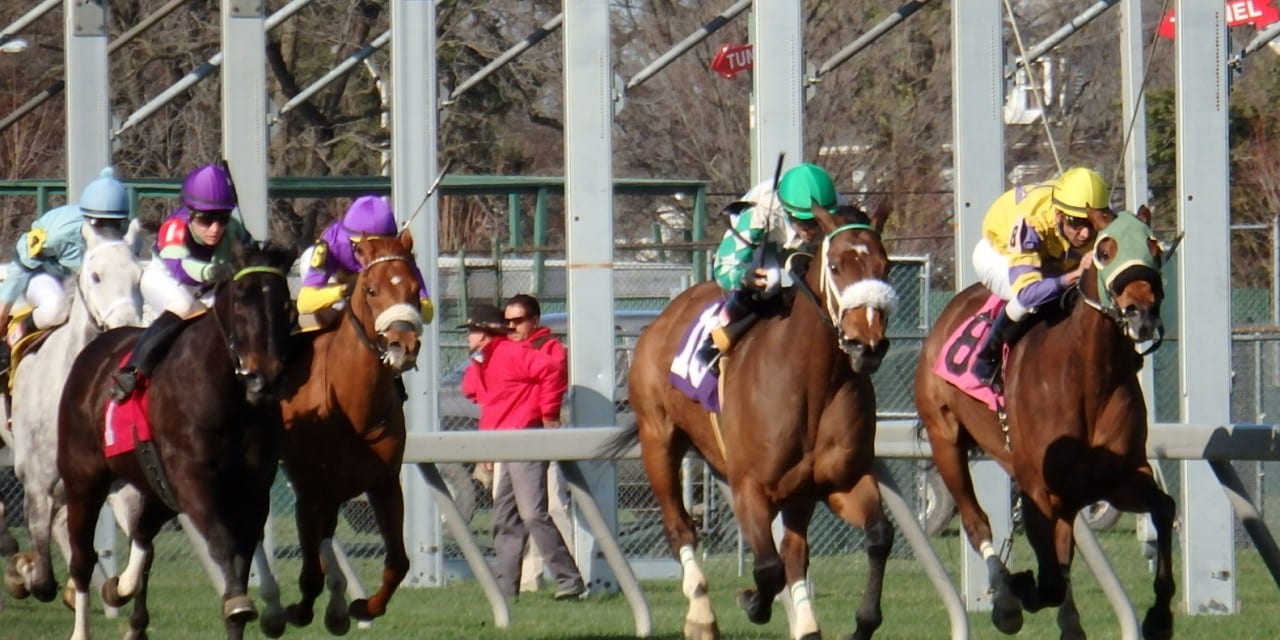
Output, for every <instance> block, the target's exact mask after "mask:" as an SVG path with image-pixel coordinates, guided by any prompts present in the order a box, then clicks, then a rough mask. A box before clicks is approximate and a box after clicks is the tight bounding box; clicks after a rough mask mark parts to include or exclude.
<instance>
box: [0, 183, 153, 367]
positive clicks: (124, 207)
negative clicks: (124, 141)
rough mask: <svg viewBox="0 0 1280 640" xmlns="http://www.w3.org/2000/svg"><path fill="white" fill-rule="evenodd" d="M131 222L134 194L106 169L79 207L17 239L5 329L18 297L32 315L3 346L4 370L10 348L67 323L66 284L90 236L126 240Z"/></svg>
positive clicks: (2, 299) (1, 299)
mask: <svg viewBox="0 0 1280 640" xmlns="http://www.w3.org/2000/svg"><path fill="white" fill-rule="evenodd" d="M128 224H129V193H128V191H126V190H125V187H124V185H123V184H120V181H119V180H116V178H115V171H114V170H113V169H112V168H111V167H107V168H105V169H103V170H102V173H101V174H99V176H98V177H97V178H96V179H94V181H93V182H90V183H89V184H88V185H87V186H86V187H85V188H84V191H83V192H81V194H80V202H79V203H77V204H67V205H63V206H61V207H58V208H56V209H51V210H49V211H48V212H46V213H45V214H43V215H41V216H40V217H39V218H37V219H36V220H35V222H33V223H32V224H31V230H30V231H27V232H26V233H24V234H22V235H21V236H20V237H19V238H18V244H17V246H16V247H15V249H14V261H13V262H12V263H10V264H9V267H8V271H7V272H6V274H5V278H4V282H3V283H0V328H3V329H4V330H5V331H9V327H8V325H9V318H10V315H9V314H10V312H11V311H12V310H13V307H14V304H15V303H17V301H18V299H19V298H25V299H26V301H27V302H28V303H29V304H30V306H31V307H32V311H31V313H30V315H27V316H26V317H24V318H23V320H22V323H21V324H19V326H17V327H14V328H13V331H11V332H9V333H8V336H7V340H6V341H5V345H4V346H3V347H0V369H2V368H5V367H8V364H9V349H10V348H11V347H12V346H13V345H14V344H15V343H17V341H18V340H19V339H21V338H22V336H24V335H27V334H29V333H31V332H33V331H35V330H36V329H44V328H46V327H52V326H57V325H60V324H62V323H64V322H66V321H67V316H68V315H70V312H71V309H70V307H69V306H68V305H67V304H65V302H66V299H67V293H66V291H65V290H64V289H63V287H62V283H63V281H64V280H66V279H67V278H68V277H70V276H71V275H73V274H74V273H76V272H77V271H79V269H80V265H81V264H82V263H83V261H84V250H85V238H86V236H85V234H88V233H95V234H99V235H102V236H104V237H111V238H121V237H122V236H123V235H124V233H125V229H126V227H127V226H128Z"/></svg>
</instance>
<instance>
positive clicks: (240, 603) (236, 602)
mask: <svg viewBox="0 0 1280 640" xmlns="http://www.w3.org/2000/svg"><path fill="white" fill-rule="evenodd" d="M222 617H223V618H225V619H226V620H229V621H231V622H234V623H236V624H246V623H248V622H252V621H253V620H256V619H257V618H258V610H257V609H256V608H254V606H253V600H252V599H250V598H249V596H232V597H230V598H227V600H226V602H223V603H222Z"/></svg>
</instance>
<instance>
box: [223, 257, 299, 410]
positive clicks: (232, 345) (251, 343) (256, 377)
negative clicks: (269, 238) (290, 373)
mask: <svg viewBox="0 0 1280 640" xmlns="http://www.w3.org/2000/svg"><path fill="white" fill-rule="evenodd" d="M295 257H296V252H294V251H293V250H292V249H285V248H280V247H271V246H268V247H258V246H254V247H252V248H249V249H246V250H245V251H243V252H240V253H238V254H237V256H236V261H235V264H236V269H235V272H234V274H232V273H231V272H228V273H227V275H224V276H223V277H221V278H220V279H219V281H218V282H217V284H216V285H215V286H216V287H217V295H216V299H215V302H214V307H213V310H212V312H211V313H212V315H213V317H214V319H215V320H216V322H217V325H218V329H219V330H220V331H221V332H222V335H223V338H224V339H225V340H226V343H227V349H228V350H229V351H230V354H231V359H232V364H233V365H234V367H235V374H236V378H237V379H238V380H239V381H240V382H241V384H243V385H244V388H245V399H246V400H248V402H249V404H251V405H255V406H260V405H263V404H266V403H270V402H275V401H276V399H275V398H274V395H275V391H276V387H277V383H278V382H279V381H280V378H281V374H282V373H284V368H285V356H286V349H287V347H288V344H289V331H290V329H291V328H292V326H293V320H294V313H295V308H294V305H293V301H292V299H291V298H290V295H289V282H288V280H286V278H285V273H287V271H288V269H289V265H290V264H292V263H293V260H294V258H295Z"/></svg>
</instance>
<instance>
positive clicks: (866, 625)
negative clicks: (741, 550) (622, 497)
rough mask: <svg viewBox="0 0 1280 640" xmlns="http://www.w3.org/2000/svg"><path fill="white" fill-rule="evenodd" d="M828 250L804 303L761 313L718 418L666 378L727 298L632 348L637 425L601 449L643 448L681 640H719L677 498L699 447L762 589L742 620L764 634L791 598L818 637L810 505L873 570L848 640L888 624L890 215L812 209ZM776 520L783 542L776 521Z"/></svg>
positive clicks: (697, 308)
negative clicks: (679, 576) (677, 578)
mask: <svg viewBox="0 0 1280 640" xmlns="http://www.w3.org/2000/svg"><path fill="white" fill-rule="evenodd" d="M813 212H814V218H815V220H816V221H817V222H818V224H819V225H820V228H821V230H822V233H823V237H824V239H823V241H822V248H821V250H820V251H819V252H818V255H817V256H816V257H814V258H813V259H812V261H811V263H812V265H811V266H810V267H809V268H808V269H807V270H806V272H805V274H804V276H803V279H802V280H801V281H800V282H798V283H797V286H796V287H795V288H797V289H798V288H801V287H802V286H803V287H804V288H805V289H806V290H807V294H806V295H801V294H800V293H796V294H795V299H794V300H791V301H790V304H780V305H777V307H778V308H777V309H776V310H775V311H773V312H771V313H768V314H765V315H764V316H763V317H762V318H761V320H760V321H759V322H758V323H757V324H756V326H755V327H753V328H752V329H751V331H749V332H748V333H747V334H746V335H745V336H743V337H742V339H741V340H740V341H739V343H738V344H736V345H735V346H734V348H733V352H732V356H731V357H725V358H722V365H721V370H722V371H723V374H724V376H726V377H725V378H723V380H722V381H721V382H722V393H721V407H722V411H721V413H720V414H719V415H718V416H715V415H712V414H711V413H710V412H709V411H708V410H707V409H705V408H704V407H703V406H702V405H700V404H699V403H697V402H695V401H693V400H691V399H689V398H688V397H686V396H685V395H684V394H683V393H682V392H680V391H679V390H677V389H676V388H675V387H674V386H673V385H672V383H671V382H670V380H669V376H668V374H669V372H670V370H671V367H672V362H673V359H674V358H675V357H676V354H677V351H678V350H680V348H681V343H682V338H683V337H684V336H685V334H686V329H688V328H689V327H690V326H691V325H692V324H693V322H694V321H695V319H696V318H698V317H699V315H700V314H702V313H703V312H704V311H705V310H706V309H707V308H708V306H709V305H711V304H712V303H713V302H715V301H717V300H719V299H720V298H721V296H723V295H724V294H723V293H722V292H721V290H720V288H719V286H718V285H717V284H716V283H714V282H704V283H701V284H697V285H695V286H693V287H691V288H690V289H687V290H686V291H684V292H683V293H681V294H680V295H679V296H677V297H676V298H675V299H674V300H672V301H671V303H670V304H669V305H668V306H667V308H666V309H665V310H664V311H663V312H662V315H660V316H659V317H658V318H657V320H655V321H654V322H653V324H651V325H649V327H648V328H646V329H645V331H644V332H643V333H642V334H641V335H640V338H639V340H638V341H637V342H636V349H635V354H634V359H633V361H632V365H631V372H630V396H629V397H630V401H631V406H632V408H633V409H634V411H635V416H636V422H635V424H634V425H631V426H630V427H628V428H626V429H624V430H623V431H622V432H621V433H620V434H619V435H618V436H616V437H615V438H614V439H612V440H611V442H610V443H608V444H607V445H606V447H605V450H604V451H605V452H606V453H610V454H614V455H616V454H617V453H619V452H621V451H624V450H625V449H627V448H629V447H630V446H632V445H634V444H635V443H636V442H639V444H640V450H641V457H642V459H643V462H644V468H645V471H646V474H647V475H648V479H649V485H650V487H651V488H652V490H653V493H654V497H655V498H656V499H657V501H658V505H659V507H660V509H661V511H662V522H663V530H664V533H665V534H666V536H667V542H668V545H669V547H670V550H671V553H672V555H674V556H675V557H676V558H677V559H678V561H679V562H680V565H681V570H682V573H683V582H682V589H683V592H684V594H685V597H686V598H688V600H689V609H688V611H687V613H686V615H685V626H684V634H685V637H686V638H693V639H714V638H719V637H720V631H719V627H718V624H717V622H716V617H715V613H714V611H713V610H712V607H711V600H710V598H709V596H708V591H707V582H706V578H705V576H704V575H703V573H702V569H701V568H700V567H699V566H698V563H697V560H696V557H695V549H696V547H697V534H696V532H695V530H694V523H693V520H692V518H690V516H689V512H688V510H687V509H686V507H685V505H684V502H683V499H682V498H681V489H680V466H681V461H682V460H683V459H684V456H685V453H686V452H687V451H688V450H689V448H690V447H693V448H695V449H696V450H697V451H698V452H699V453H700V454H701V455H702V457H703V458H704V459H706V461H707V462H708V463H710V464H711V465H712V467H714V468H715V470H716V471H717V472H718V473H720V474H721V475H723V476H724V477H725V478H726V479H727V480H728V482H729V485H730V487H731V488H732V490H733V511H734V514H735V515H736V516H737V519H738V523H739V526H740V527H741V529H742V535H743V537H744V539H745V540H746V542H747V544H748V545H749V546H750V548H751V551H752V555H753V557H754V559H755V567H754V570H753V572H752V574H753V578H754V581H755V588H754V589H749V590H745V591H743V592H742V593H740V594H739V597H738V603H739V604H740V605H741V606H742V607H743V608H744V609H745V610H746V613H747V617H748V618H749V619H750V620H751V621H752V622H754V623H756V624H764V623H766V622H768V621H769V619H770V617H771V615H772V606H773V600H774V597H775V596H777V595H778V594H779V593H780V592H781V591H782V590H783V589H784V588H786V589H788V590H789V594H790V595H791V597H792V600H793V602H794V611H795V614H794V617H793V624H792V637H793V638H805V639H810V638H818V637H820V632H819V628H818V622H817V619H816V616H815V613H814V608H813V602H812V600H811V599H810V598H809V595H808V587H807V583H806V573H807V570H808V567H809V543H808V540H807V531H808V526H809V521H810V518H811V517H812V515H813V509H814V505H815V503H817V502H819V501H824V502H825V503H826V505H827V507H828V508H829V509H830V510H831V511H832V513H834V514H835V515H837V516H839V517H841V518H843V519H844V520H845V521H847V522H849V523H850V524H852V525H854V526H856V527H860V528H862V529H864V530H865V531H866V540H867V542H866V549H867V557H868V559H869V572H868V576H867V585H866V590H865V591H864V593H863V599H862V603H861V605H860V606H859V608H858V611H857V613H856V614H855V618H856V623H857V628H856V630H855V631H854V633H853V635H852V637H853V638H857V639H860V640H861V639H865V638H869V637H871V635H872V633H874V632H875V630H876V629H877V628H878V627H879V626H880V623H881V621H882V614H881V609H880V599H881V591H882V588H883V584H884V570H885V562H886V560H887V558H888V557H889V551H890V548H891V546H892V544H893V526H892V524H891V523H890V522H889V520H888V519H887V518H886V517H885V514H884V511H883V508H882V506H881V502H880V488H879V485H878V484H877V483H876V479H875V476H874V474H873V469H872V463H873V459H874V456H875V435H876V398H875V390H874V389H873V387H872V385H871V378H870V375H871V374H872V373H873V372H874V371H875V370H876V368H877V367H878V366H879V365H880V362H881V360H882V359H883V357H884V355H885V353H886V352H887V350H888V347H889V341H888V339H887V338H886V335H885V331H886V327H887V325H888V320H889V313H890V312H891V311H892V309H893V307H894V305H895V303H896V300H897V298H896V294H895V293H894V291H893V288H892V287H891V286H890V285H889V284H888V282H887V281H886V277H887V273H888V270H889V258H888V256H887V254H886V252H885V248H884V244H883V243H882V241H881V238H880V231H881V229H882V228H883V224H884V220H885V217H887V213H888V211H887V209H881V210H880V211H878V212H877V213H876V215H875V216H874V219H872V218H868V217H867V215H866V214H865V213H863V212H861V211H860V210H856V209H853V208H847V209H846V210H844V211H840V212H838V213H841V214H842V215H841V216H836V215H832V214H830V213H828V212H827V211H825V210H823V209H822V208H821V207H820V206H818V204H817V203H816V202H815V203H813ZM779 513H781V515H782V525H783V527H784V534H783V538H782V543H781V548H780V549H779V548H778V547H777V546H775V543H774V539H773V534H772V531H771V523H772V521H773V519H774V518H775V517H776V516H777V515H778V514H779Z"/></svg>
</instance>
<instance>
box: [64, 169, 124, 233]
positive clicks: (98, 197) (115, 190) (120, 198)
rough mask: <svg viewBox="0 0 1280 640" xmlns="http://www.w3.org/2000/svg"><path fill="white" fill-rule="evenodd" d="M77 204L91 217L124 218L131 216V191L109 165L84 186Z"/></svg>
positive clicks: (81, 210)
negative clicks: (126, 188) (117, 177)
mask: <svg viewBox="0 0 1280 640" xmlns="http://www.w3.org/2000/svg"><path fill="white" fill-rule="evenodd" d="M76 205H77V206H79V207H80V212H81V213H82V214H84V215H85V216H87V217H89V218H103V219H107V220H124V219H125V218H128V217H129V192H128V191H127V190H125V188H124V185H122V184H120V181H119V180H116V172H115V170H114V169H112V168H111V167H107V168H105V169H103V170H102V173H100V174H98V177H97V178H96V179H94V181H93V182H90V183H89V186H87V187H85V188H84V191H83V192H82V193H81V194H80V202H78V203H76Z"/></svg>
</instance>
